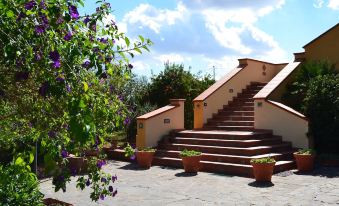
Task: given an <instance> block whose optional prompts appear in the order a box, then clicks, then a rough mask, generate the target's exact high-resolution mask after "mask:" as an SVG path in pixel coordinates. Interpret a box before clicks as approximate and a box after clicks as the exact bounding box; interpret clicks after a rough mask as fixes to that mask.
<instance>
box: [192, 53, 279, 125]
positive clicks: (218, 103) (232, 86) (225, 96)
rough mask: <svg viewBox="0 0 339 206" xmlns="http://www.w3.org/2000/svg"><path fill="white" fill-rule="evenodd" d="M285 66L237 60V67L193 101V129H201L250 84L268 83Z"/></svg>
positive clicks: (251, 60) (252, 60) (250, 60)
mask: <svg viewBox="0 0 339 206" xmlns="http://www.w3.org/2000/svg"><path fill="white" fill-rule="evenodd" d="M285 65H286V64H272V63H268V62H262V61H258V60H254V59H239V66H238V67H237V68H235V69H233V70H232V71H231V72H229V73H228V74H227V75H226V76H224V77H223V78H221V79H220V80H219V81H217V82H216V83H215V84H213V85H212V86H211V87H210V88H208V89H207V90H205V91H204V92H203V93H201V94H200V95H199V96H198V97H197V98H195V99H194V100H193V104H194V128H195V129H199V128H202V127H203V125H204V124H205V123H206V122H207V119H208V118H211V117H212V116H213V114H215V113H217V112H218V110H219V109H222V108H223V105H227V104H228V102H229V101H232V99H233V98H234V97H236V96H237V94H238V93H241V92H242V90H243V89H245V88H246V86H247V85H249V84H250V83H251V82H269V81H270V80H271V79H272V78H273V77H274V76H275V75H276V74H277V73H279V71H280V70H281V69H282V68H283V67H284V66H285Z"/></svg>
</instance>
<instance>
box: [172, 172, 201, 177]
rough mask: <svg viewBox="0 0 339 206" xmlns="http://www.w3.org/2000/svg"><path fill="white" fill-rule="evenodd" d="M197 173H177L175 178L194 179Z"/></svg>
mask: <svg viewBox="0 0 339 206" xmlns="http://www.w3.org/2000/svg"><path fill="white" fill-rule="evenodd" d="M197 175H198V173H197V172H194V173H187V172H179V173H177V174H175V176H176V177H194V176H197Z"/></svg>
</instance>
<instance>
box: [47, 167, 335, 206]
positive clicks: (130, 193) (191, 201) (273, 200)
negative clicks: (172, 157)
mask: <svg viewBox="0 0 339 206" xmlns="http://www.w3.org/2000/svg"><path fill="white" fill-rule="evenodd" d="M104 170H105V171H106V172H109V173H111V174H117V176H118V181H117V182H116V183H114V186H115V187H116V188H118V195H117V196H116V197H115V198H107V199H105V200H104V201H99V202H98V203H94V202H91V200H90V198H89V192H90V191H89V190H87V189H86V190H84V191H80V190H78V189H76V187H75V185H76V183H75V179H74V180H73V181H72V182H71V183H70V185H69V186H68V188H67V192H66V193H63V192H58V193H54V189H53V188H52V184H51V180H43V181H42V183H41V188H42V191H43V192H44V194H45V195H46V197H53V198H56V199H59V200H63V201H66V202H69V203H73V204H74V205H79V206H80V205H81V206H85V205H119V206H120V205H121V206H122V205H138V206H142V205H147V206H151V205H195V206H199V205H306V206H312V205H316V206H319V205H339V168H317V169H316V170H315V171H314V172H313V173H312V174H304V175H300V174H296V173H295V171H287V172H284V173H280V174H277V175H274V176H273V178H272V182H273V183H272V184H257V183H256V182H254V180H253V179H250V178H242V177H236V176H228V175H221V174H212V173H203V172H201V173H199V174H198V175H196V176H191V175H187V174H185V173H184V172H183V170H182V169H173V168H164V167H157V166H155V167H152V168H151V169H149V170H140V169H138V167H137V166H136V165H134V164H130V163H126V162H117V161H110V162H109V164H108V165H106V166H105V167H104Z"/></svg>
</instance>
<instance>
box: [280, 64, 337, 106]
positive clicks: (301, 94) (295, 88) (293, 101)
mask: <svg viewBox="0 0 339 206" xmlns="http://www.w3.org/2000/svg"><path fill="white" fill-rule="evenodd" d="M336 73H337V71H336V70H335V66H334V64H331V63H329V62H328V61H310V62H305V63H303V64H302V65H301V68H300V69H299V70H298V72H297V74H296V76H295V78H294V81H293V83H292V84H290V85H288V87H287V90H286V93H285V94H284V95H283V100H284V101H285V102H286V104H288V105H290V106H291V107H293V108H294V109H296V110H298V111H301V110H302V108H301V107H302V105H303V99H304V98H305V96H306V92H307V90H308V88H309V84H310V82H311V80H312V79H314V78H316V77H319V76H324V75H327V74H336Z"/></svg>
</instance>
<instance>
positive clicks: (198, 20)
mask: <svg viewBox="0 0 339 206" xmlns="http://www.w3.org/2000/svg"><path fill="white" fill-rule="evenodd" d="M106 1H107V2H109V3H110V4H111V6H112V8H113V10H114V12H113V13H112V15H110V16H109V18H112V19H114V20H115V21H116V22H117V24H118V26H119V29H121V30H122V31H124V32H126V34H127V36H128V37H130V38H132V39H133V38H136V37H137V36H138V35H139V34H140V35H142V36H144V37H148V38H150V39H151V40H152V41H153V42H154V45H153V46H152V47H151V52H150V53H145V54H144V55H141V56H137V57H135V58H134V59H133V60H132V61H131V62H132V64H133V65H134V72H135V73H136V74H139V75H146V76H151V73H154V74H157V73H159V72H160V71H161V70H163V68H164V67H163V64H164V62H166V61H170V62H175V63H182V64H184V65H185V68H187V69H188V68H189V66H190V67H191V71H192V72H194V73H197V72H199V71H201V72H202V74H212V68H213V66H214V67H215V68H216V78H217V79H218V78H220V77H221V76H223V75H225V74H226V73H227V72H228V71H230V70H231V69H233V68H234V67H235V66H236V65H237V63H238V61H237V59H238V58H246V57H248V58H255V59H259V60H264V61H270V62H274V63H281V62H290V61H292V60H293V53H294V52H301V51H303V49H302V47H303V46H304V45H305V44H307V43H308V42H310V41H311V40H312V39H314V38H315V37H317V36H318V35H320V34H321V33H323V32H325V31H326V30H328V29H329V28H331V27H332V26H334V25H335V24H337V23H338V22H339V21H338V20H339V0H106ZM94 2H95V0H86V3H85V8H83V9H82V11H81V12H82V13H91V12H94V11H95V8H96V5H95V3H94Z"/></svg>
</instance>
